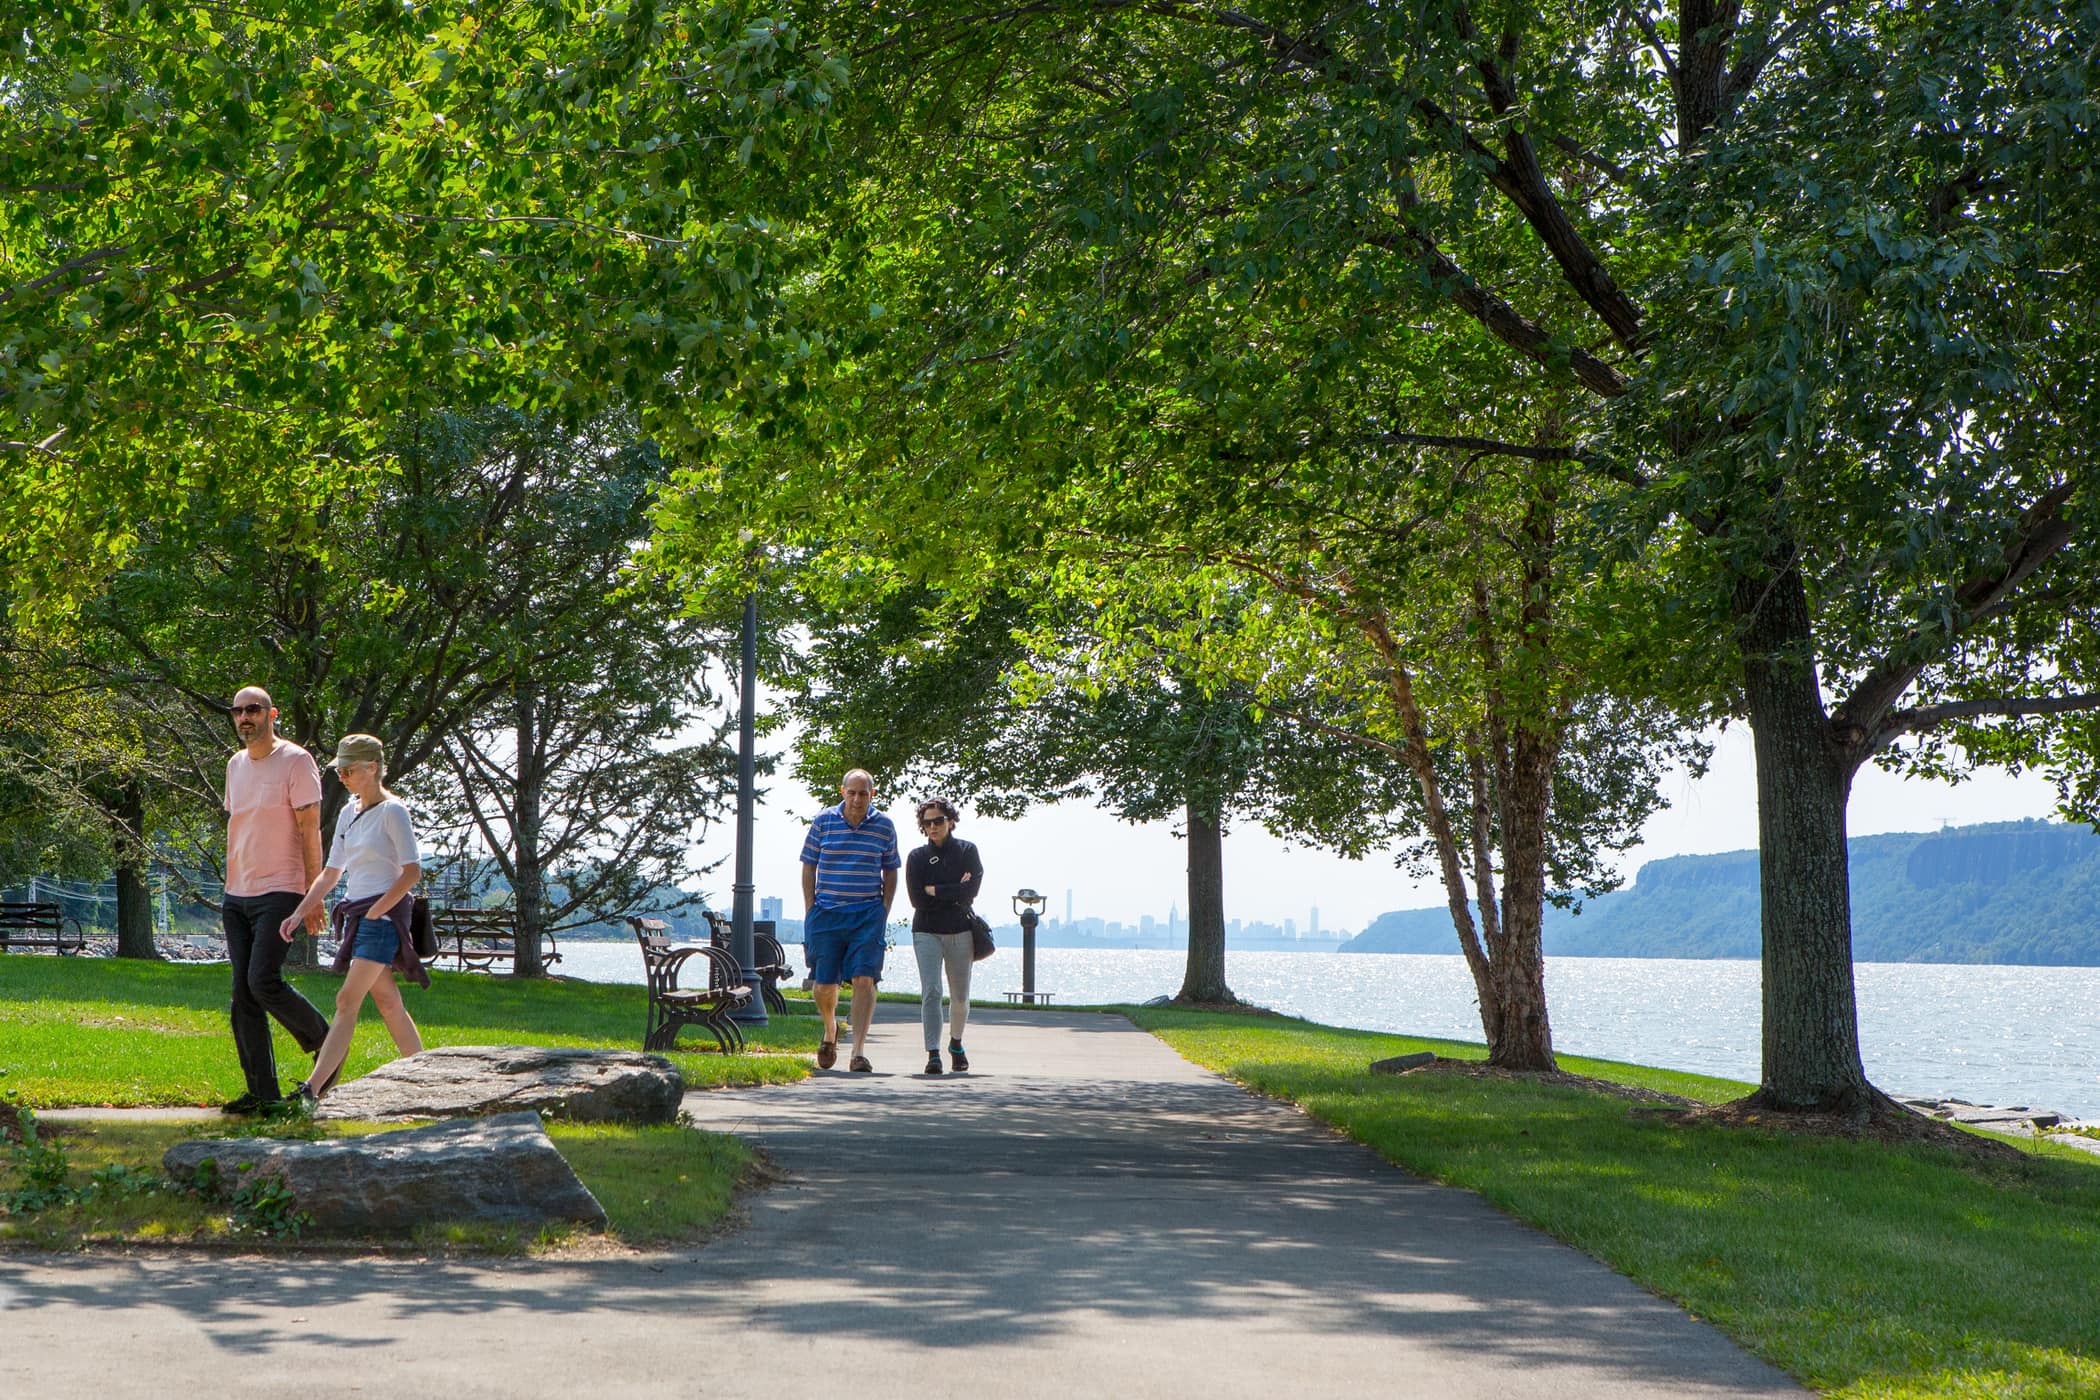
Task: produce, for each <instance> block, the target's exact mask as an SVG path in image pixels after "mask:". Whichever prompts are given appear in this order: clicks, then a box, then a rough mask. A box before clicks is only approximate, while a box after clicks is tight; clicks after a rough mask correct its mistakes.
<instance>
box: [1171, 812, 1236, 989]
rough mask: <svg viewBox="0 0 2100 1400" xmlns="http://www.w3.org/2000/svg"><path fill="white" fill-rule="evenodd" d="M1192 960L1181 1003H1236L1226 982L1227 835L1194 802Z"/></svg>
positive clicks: (1215, 816) (1214, 815) (1213, 816)
mask: <svg viewBox="0 0 2100 1400" xmlns="http://www.w3.org/2000/svg"><path fill="white" fill-rule="evenodd" d="M1188 828H1189V830H1188V840H1189V960H1188V971H1187V972H1186V974H1185V975H1184V976H1183V977H1182V981H1181V991H1180V992H1179V993H1178V994H1177V995H1176V997H1175V1000H1177V1001H1200V1002H1235V1001H1237V1000H1238V998H1237V997H1235V996H1233V994H1232V989H1231V988H1230V987H1228V986H1226V985H1225V833H1224V824H1223V823H1222V822H1221V821H1220V820H1219V819H1218V814H1217V813H1215V812H1204V811H1202V810H1200V809H1199V808H1198V806H1197V804H1196V803H1195V802H1194V801H1191V802H1190V803H1189V804H1188Z"/></svg>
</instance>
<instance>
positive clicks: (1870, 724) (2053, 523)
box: [1831, 482, 2074, 757]
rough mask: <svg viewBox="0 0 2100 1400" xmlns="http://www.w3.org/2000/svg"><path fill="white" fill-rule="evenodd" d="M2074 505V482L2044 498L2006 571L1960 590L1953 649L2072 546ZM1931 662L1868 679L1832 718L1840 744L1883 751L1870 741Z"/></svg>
mask: <svg viewBox="0 0 2100 1400" xmlns="http://www.w3.org/2000/svg"><path fill="white" fill-rule="evenodd" d="M2070 499H2071V486H2070V484H2069V483H2068V482H2067V483H2065V484H2063V485H2061V486H2058V487H2056V488H2055V489H2053V490H2051V491H2049V492H2048V493H2046V494H2045V495H2043V496H2042V497H2041V499H2039V500H2037V501H2036V502H2035V503H2034V504H2033V505H2031V506H2029V507H2028V508H2027V510H2026V511H2025V512H2024V513H2022V515H2021V517H2020V536H2019V539H2018V541H2017V542H2016V543H2015V544H2014V545H2013V548H2012V549H2011V551H2010V552H2009V553H2008V554H2007V555H2006V559H2005V563H2004V565H2003V566H2002V567H2001V568H1999V569H1997V570H1995V571H1993V572H1990V573H1984V574H1976V575H1973V576H1971V577H1970V578H1969V579H1967V580H1966V581H1964V582H1963V583H1962V584H1961V586H1960V587H1958V588H1956V589H1955V590H1954V599H1953V602H1954V606H1955V608H1956V609H1957V611H1958V613H1959V616H1958V618H1957V620H1956V622H1955V626H1954V631H1953V632H1952V634H1950V635H1949V637H1948V638H1947V639H1946V640H1947V642H1948V643H1949V644H1951V643H1952V642H1953V641H1954V640H1955V638H1958V637H1960V636H1962V635H1964V634H1965V633H1967V632H1968V631H1969V630H1970V629H1971V628H1973V627H1975V626H1976V625H1977V623H1978V622H1979V621H1981V620H1982V619H1984V618H1987V617H1990V616H1992V615H1994V614H1996V613H1997V612H1999V611H2001V610H2002V609H2003V607H2004V605H2005V604H2006V603H2008V602H2009V601H2010V599H2011V597H2012V595H2013V593H2014V592H2015V591H2016V590H2017V589H2018V588H2019V587H2020V585H2021V584H2023V583H2025V582H2026V581H2027V580H2028V579H2030V578H2032V577H2033V576H2034V573H2035V570H2037V569H2039V568H2041V567H2042V565H2043V564H2045V563H2047V562H2048V561H2049V560H2050V558H2051V557H2052V556H2054V555H2055V554H2056V553H2057V551H2059V550H2061V549H2062V548H2063V547H2064V546H2065V545H2067V544H2069V543H2070V542H2071V537H2072V535H2073V533H2074V532H2073V528H2072V525H2071V522H2070V521H2069V520H2067V519H2065V518H2064V513H2063V508H2064V506H2065V505H2067V504H2068V503H2069V502H2070ZM1916 637H1917V632H1916V630H1915V629H1913V630H1912V631H1911V632H1910V633H1909V634H1907V635H1906V636H1905V638H1904V643H1905V644H1909V643H1913V642H1914V641H1915V640H1916ZM1930 659H1931V658H1930V657H1926V656H1919V655H1915V654H1909V655H1904V656H1902V657H1901V658H1900V659H1891V660H1887V661H1884V662H1883V663H1882V664H1881V665H1879V666H1877V667H1875V668H1874V669H1873V670H1872V671H1869V672H1868V673H1867V674H1866V675H1865V676H1864V677H1862V678H1861V680H1860V682H1859V684H1858V685H1856V686H1854V687H1853V688H1852V693H1851V694H1850V695H1849V696H1847V697H1846V698H1845V701H1844V703H1843V704H1841V705H1839V706H1838V707H1837V709H1836V711H1835V712H1834V713H1833V714H1832V715H1831V724H1832V725H1833V726H1834V728H1835V731H1836V733H1837V734H1838V736H1839V738H1840V741H1841V742H1851V743H1853V744H1857V745H1861V746H1864V747H1865V752H1868V753H1871V752H1872V751H1873V749H1874V748H1878V747H1879V744H1872V745H1869V742H1868V741H1869V740H1871V739H1872V738H1873V736H1875V735H1877V734H1879V733H1880V732H1881V728H1882V725H1883V722H1884V716H1885V715H1887V713H1888V711H1889V707H1890V706H1892V705H1894V704H1895V703H1896V701H1897V700H1898V699H1899V698H1900V697H1901V696H1902V694H1903V692H1904V691H1906V690H1908V689H1910V686H1911V682H1913V681H1915V680H1916V679H1917V678H1918V676H1919V674H1920V673H1922V672H1923V671H1924V669H1925V667H1926V664H1927V663H1928V661H1929V660H1930ZM1862 757H1864V754H1862Z"/></svg>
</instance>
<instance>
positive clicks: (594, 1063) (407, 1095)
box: [314, 1045, 685, 1123]
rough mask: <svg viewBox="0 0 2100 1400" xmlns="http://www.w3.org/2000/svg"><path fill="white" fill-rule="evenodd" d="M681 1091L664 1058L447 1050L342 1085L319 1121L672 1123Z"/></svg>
mask: <svg viewBox="0 0 2100 1400" xmlns="http://www.w3.org/2000/svg"><path fill="white" fill-rule="evenodd" d="M684 1093H685V1083H684V1081H683V1080H682V1079H681V1078H680V1077H679V1074H678V1067H677V1066H676V1065H674V1064H672V1063H671V1062H670V1061H669V1060H667V1059H665V1058H664V1057H663V1056H661V1055H643V1054H639V1053H637V1052H635V1051H632V1050H573V1049H562V1048H557V1047H551V1046H544V1045H448V1046H443V1047H441V1048H439V1049H436V1050H425V1051H423V1052H422V1053H421V1054H419V1055H410V1056H408V1057H407V1058H406V1059H400V1060H390V1061H388V1062H387V1063H386V1064H383V1065H381V1066H380V1067H379V1068H378V1069H375V1070H373V1071H372V1072H371V1073H370V1074H368V1075H366V1076H364V1077H363V1078H362V1079H353V1080H351V1081H350V1082H349V1083H347V1084H339V1085H337V1086H336V1088H335V1090H334V1092H332V1093H331V1094H329V1096H328V1097H327V1098H325V1099H323V1100H321V1106H320V1108H319V1110H318V1111H317V1112H316V1113H315V1115H314V1116H315V1117H317V1118H335V1119H345V1118H348V1119H358V1120H361V1121H366V1122H380V1123H392V1122H401V1121H404V1120H412V1119H418V1118H471V1117H479V1116H481V1115H483V1114H488V1113H513V1112H517V1111H518V1110H520V1109H532V1110H534V1111H535V1112H539V1113H544V1114H546V1115H547V1116H548V1117H550V1118H565V1119H568V1120H570V1121H572V1122H578V1123H602V1122H624V1123H669V1122H672V1121H673V1120H675V1119H676V1118H677V1117H678V1105H679V1100H680V1099H681V1097H682V1096H683V1095H684Z"/></svg>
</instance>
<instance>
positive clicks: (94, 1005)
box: [0, 953, 818, 1108]
mask: <svg viewBox="0 0 2100 1400" xmlns="http://www.w3.org/2000/svg"><path fill="white" fill-rule="evenodd" d="M230 975H231V974H230V973H229V971H228V969H227V968H226V967H225V965H223V964H203V965H197V964H191V965H185V964H179V963H151V962H138V961H132V960H129V959H120V958H56V957H47V956H42V955H37V954H28V953H15V954H0V1094H6V1093H12V1094H13V1095H15V1096H16V1099H17V1101H18V1102H20V1103H24V1104H27V1105H28V1106H30V1107H32V1108H48V1107H55V1106H62V1105H80V1104H112V1105H119V1106H138V1105H178V1104H217V1103H224V1102H225V1101H226V1100H228V1099H231V1098H233V1097H234V1096H235V1095H237V1094H239V1093H240V1092H241V1089H242V1087H243V1086H242V1081H241V1074H240V1066H239V1064H238V1062H237V1061H236V1060H235V1058H234V1053H233V1035H232V1031H231V1029H230V1028H229V1025H228V1022H227V1003H228V1000H229V998H230V995H231V992H230V988H229V985H228V979H229V977H230ZM291 981H292V984H293V985H294V986H296V987H298V988H299V990H300V991H301V992H303V993H304V994H305V995H306V998H307V1000H309V1001H311V1002H313V1004H314V1005H315V1006H317V1007H319V1008H320V1009H321V1014H322V1015H324V1016H326V1015H331V1014H333V1012H334V1007H335V991H336V988H337V986H339V985H340V984H341V979H340V978H337V977H334V976H332V975H330V974H328V973H299V974H295V975H294V976H293V977H292V979H291ZM402 995H403V997H404V998H405V999H406V1001H407V1003H408V1009H409V1014H410V1015H411V1016H413V1017H415V1020H416V1026H417V1028H418V1029H419V1030H420V1031H421V1032H422V1035H423V1043H424V1044H425V1045H429V1046H438V1045H574V1046H588V1047H598V1048H609V1049H624V1050H639V1049H640V1048H641V1037H642V1019H643V1011H644V1003H645V997H644V993H643V990H642V989H641V988H640V987H634V986H614V985H609V984H604V983H595V982H572V981H560V980H532V979H527V980H520V979H514V978H508V977H490V976H487V975H485V974H481V973H472V972H435V973H432V974H431V984H430V987H429V989H428V990H423V989H419V988H416V987H407V988H404V989H403V992H402ZM790 1006H791V1007H793V1008H795V1010H794V1011H793V1012H791V1014H789V1015H785V1016H774V1017H773V1018H772V1022H771V1024H770V1025H768V1026H766V1027H764V1028H763V1029H758V1030H752V1031H748V1032H747V1037H746V1038H747V1041H748V1042H749V1043H748V1046H747V1051H748V1052H749V1053H745V1054H741V1055H721V1054H716V1053H714V1051H713V1050H712V1048H711V1047H710V1049H708V1050H707V1051H705V1052H698V1053H688V1052H685V1051H684V1050H683V1049H681V1052H680V1053H677V1054H674V1055H672V1056H671V1059H672V1060H673V1061H674V1062H675V1063H676V1064H677V1065H678V1068H679V1071H680V1072H681V1073H682V1074H683V1075H684V1076H685V1081H686V1084H687V1085H688V1086H690V1087H700V1088H704V1087H714V1086H721V1085H731V1084H771V1083H784V1082H788V1081H791V1080H796V1079H800V1078H802V1077H804V1076H805V1075H807V1074H808V1073H809V1072H810V1069H811V1062H810V1060H809V1059H808V1056H810V1055H812V1054H814V1053H815V1051H816V1048H817V1029H818V1025H817V1020H816V1018H815V1016H814V1015H812V1014H810V1013H809V1003H808V1002H806V1001H803V1002H795V1001H791V1002H790ZM273 1029H274V1026H273ZM695 1036H702V1039H701V1040H700V1041H699V1042H697V1043H701V1044H707V1043H709V1042H707V1041H706V1040H705V1038H704V1035H702V1033H701V1032H699V1031H697V1030H696V1029H692V1028H688V1029H687V1030H685V1031H684V1032H683V1033H682V1035H681V1039H680V1042H679V1044H680V1046H681V1047H684V1046H690V1045H694V1044H696V1041H695V1040H694V1037H695ZM276 1037H277V1066H278V1074H279V1076H280V1078H281V1079H282V1080H283V1081H284V1087H285V1088H287V1089H289V1088H291V1086H292V1085H293V1084H295V1083H297V1082H298V1081H299V1080H300V1079H302V1078H304V1077H305V1075H306V1072H307V1070H308V1068H309V1067H310V1066H311V1064H312V1061H311V1060H310V1059H308V1057H307V1056H306V1055H305V1054H304V1053H302V1052H301V1051H300V1049H299V1047H298V1045H297V1043H295V1042H294V1041H293V1040H292V1039H291V1037H289V1036H287V1035H286V1034H284V1032H283V1031H282V1030H277V1031H276ZM396 1053H397V1052H396V1051H395V1049H394V1042H393V1038H392V1037H391V1036H389V1035H388V1034H387V1032H386V1027H385V1026H383V1025H382V1024H380V1021H379V1015H378V1013H377V1012H375V1011H373V1010H372V1008H371V1005H370V1003H369V1002H367V1003H366V1005H365V1008H364V1011H363V1014H362V1016H361V1017H360V1019H359V1021H358V1027H357V1035H356V1038H355V1039H353V1040H352V1041H351V1044H350V1056H349V1059H348V1061H347V1062H346V1064H345V1066H344V1069H343V1078H344V1079H345V1080H350V1079H355V1078H357V1077H358V1076H359V1075H361V1074H365V1073H367V1072H368V1071H370V1070H372V1069H374V1068H375V1067H377V1066H378V1065H380V1064H382V1063H384V1062H385V1061H387V1060H390V1059H393V1058H394V1057H395V1055H396Z"/></svg>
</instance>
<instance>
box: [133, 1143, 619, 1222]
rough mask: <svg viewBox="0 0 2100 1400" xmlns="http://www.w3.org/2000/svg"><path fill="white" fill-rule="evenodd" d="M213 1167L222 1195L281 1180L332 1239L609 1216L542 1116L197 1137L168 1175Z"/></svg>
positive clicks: (172, 1153)
mask: <svg viewBox="0 0 2100 1400" xmlns="http://www.w3.org/2000/svg"><path fill="white" fill-rule="evenodd" d="M205 1162H214V1163H217V1165H218V1169H219V1182H220V1191H221V1193H222V1194H223V1193H224V1192H226V1191H229V1190H231V1189H233V1186H234V1183H236V1182H238V1181H240V1180H242V1179H245V1178H247V1177H248V1176H249V1175H250V1174H251V1173H259V1174H262V1175H265V1176H274V1177H276V1178H278V1179H279V1180H281V1181H283V1182H284V1184H285V1185H286V1186H287V1187H288V1188H290V1190H291V1195H292V1205H293V1208H294V1209H296V1210H299V1211H302V1212H304V1213H305V1214H306V1215H308V1216H310V1217H312V1219H313V1223H314V1225H315V1226H316V1227H318V1228H319V1229H321V1230H323V1231H327V1232H329V1233H360V1234H363V1233H383V1234H392V1233H396V1232H403V1231H407V1230H412V1229H414V1228H415V1227H416V1226H418V1225H426V1224H461V1223H467V1222H476V1221H480V1222H487V1223H492V1224H499V1225H544V1224H548V1223H553V1222H564V1223H575V1224H581V1225H587V1226H590V1227H591V1228H592V1229H599V1230H602V1229H604V1228H605V1208H604V1207H603V1206H601V1205H599V1204H598V1199H597V1197H595V1196H593V1195H592V1194H591V1193H590V1190H589V1188H588V1187H586V1186H585V1185H584V1184H583V1183H582V1182H581V1181H578V1180H577V1179H576V1173H575V1172H574V1171H572V1170H571V1169H570V1167H569V1164H568V1162H567V1160H565V1159H564V1158H563V1157H562V1155H561V1153H560V1152H559V1151H557V1150H556V1149H555V1146H554V1144H553V1142H552V1141H550V1140H549V1139H548V1137H547V1130H546V1129H545V1128H543V1127H541V1126H540V1120H539V1115H538V1114H535V1113H503V1114H498V1115H497V1116H495V1117H493V1118H478V1119H469V1120H464V1121H461V1122H455V1123H438V1124H434V1125H432V1126H431V1127H427V1128H408V1129H404V1130H402V1131H399V1132H391V1133H374V1134H372V1135H371V1136H369V1137H358V1138H334V1139H330V1140H328V1141H325V1142H301V1141H297V1140H293V1139H285V1138H217V1139H213V1138H197V1139H192V1140H191V1141H188V1142H178V1143H176V1144H175V1145H174V1146H173V1147H171V1148H169V1149H168V1150H167V1153H166V1154H165V1155H164V1156H163V1157H162V1158H161V1167H162V1170H164V1171H166V1172H167V1173H168V1175H170V1176H173V1177H177V1178H189V1177H193V1176H194V1175H195V1174H196V1172H197V1169H198V1168H199V1167H201V1166H202V1165H203V1164H204V1163H205ZM244 1165H245V1166H246V1168H247V1170H245V1171H244V1170H243V1169H242V1168H243V1166H244Z"/></svg>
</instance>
